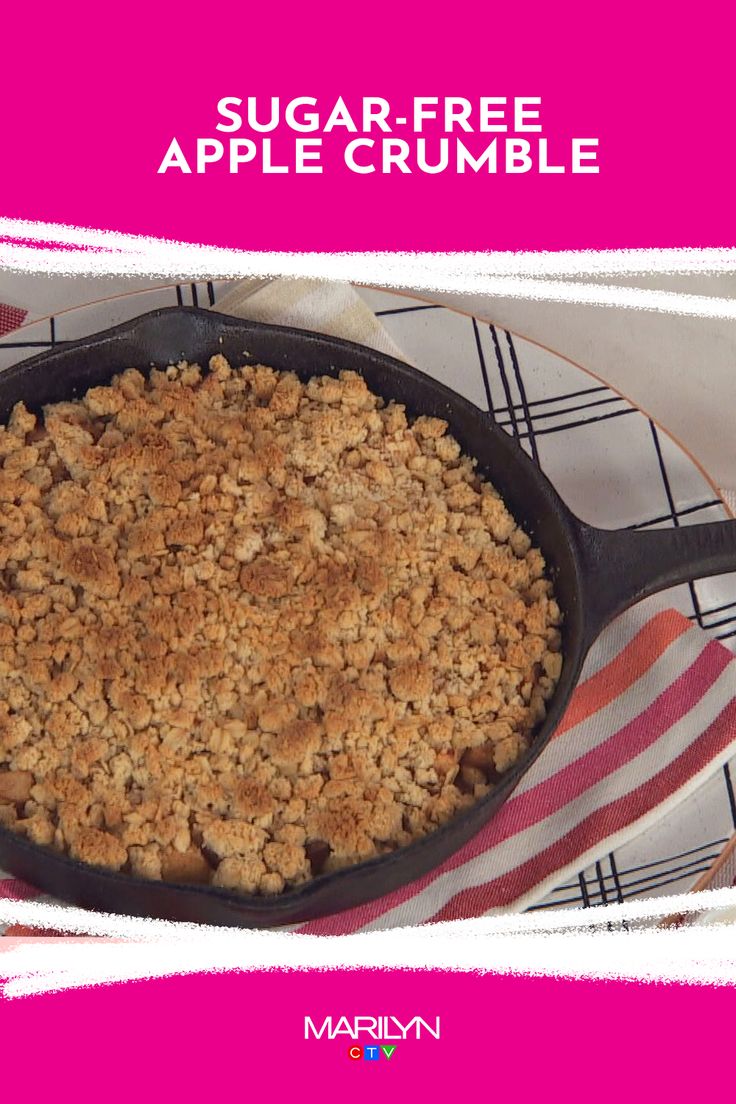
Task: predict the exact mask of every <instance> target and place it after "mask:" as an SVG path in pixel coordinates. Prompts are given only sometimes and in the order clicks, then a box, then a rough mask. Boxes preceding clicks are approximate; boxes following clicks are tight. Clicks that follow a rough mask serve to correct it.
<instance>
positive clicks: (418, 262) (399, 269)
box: [0, 218, 736, 319]
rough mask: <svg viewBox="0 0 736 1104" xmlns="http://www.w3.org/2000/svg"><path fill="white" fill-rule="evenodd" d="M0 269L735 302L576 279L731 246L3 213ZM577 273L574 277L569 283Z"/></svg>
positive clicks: (674, 266)
mask: <svg viewBox="0 0 736 1104" xmlns="http://www.w3.org/2000/svg"><path fill="white" fill-rule="evenodd" d="M0 266H2V267H4V268H6V269H9V270H10V271H16V272H39V271H43V272H46V273H55V274H58V275H85V276H94V275H119V276H141V275H145V276H150V277H152V278H167V277H177V278H180V279H181V278H186V279H195V280H196V279H221V278H225V279H227V278H235V277H241V276H257V277H262V278H264V279H266V278H273V277H294V278H308V279H324V280H344V281H349V282H353V283H363V284H373V285H375V286H378V287H396V288H416V289H421V290H425V291H439V292H445V293H464V294H484V295H496V296H500V297H505V298H515V299H518V298H524V299H530V300H534V301H539V302H557V303H575V304H588V305H594V306H606V307H619V308H621V307H623V308H628V309H632V310H647V311H657V312H661V313H666V314H676V315H689V316H691V317H700V318H722V319H736V300H733V299H729V298H725V297H718V296H707V295H692V294H687V293H681V292H675V291H664V290H653V289H642V288H637V287H628V286H625V285H619V284H607V285H601V284H595V283H585V282H578V281H580V278H581V277H588V278H590V277H603V276H606V277H610V276H625V275H629V276H633V275H639V276H641V275H654V274H660V275H661V274H674V273H691V274H692V273H695V274H698V275H714V274H718V273H725V272H733V271H736V249H725V248H724V249H662V250H656V249H641V250H637V249H625V250H602V251H594V250H568V251H562V252H530V251H522V252H518V253H509V252H465V253H458V252H438V253H413V252H364V253H350V252H337V253H295V252H294V253H292V252H283V251H282V252H256V251H248V250H239V249H223V248H218V247H215V246H206V245H197V244H191V243H186V242H181V241H173V240H166V239H162V238H153V237H145V236H138V235H133V234H122V233H117V232H115V231H110V230H92V229H87V228H84V227H77V226H65V225H60V224H55V223H45V222H31V221H26V220H23V219H10V218H0ZM571 277H575V278H576V279H575V282H572V283H570V282H567V281H568V280H569V279H570V278H571Z"/></svg>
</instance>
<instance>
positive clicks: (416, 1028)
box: [304, 1016, 440, 1039]
mask: <svg viewBox="0 0 736 1104" xmlns="http://www.w3.org/2000/svg"><path fill="white" fill-rule="evenodd" d="M423 1034H426V1035H429V1036H431V1037H432V1038H433V1039H439V1037H440V1018H439V1016H435V1017H434V1021H433V1022H432V1021H429V1020H425V1019H423V1018H422V1017H421V1016H412V1018H411V1019H410V1020H409V1021H408V1022H407V1023H402V1022H401V1021H400V1020H399V1019H397V1017H396V1016H354V1017H353V1018H352V1019H348V1017H347V1016H339V1017H337V1018H334V1017H333V1016H325V1018H324V1020H323V1021H322V1023H321V1024H316V1023H315V1022H314V1020H313V1019H312V1017H311V1016H305V1017H304V1038H305V1039H309V1038H310V1037H312V1038H314V1039H338V1038H340V1037H341V1036H343V1035H344V1036H345V1037H346V1038H347V1039H358V1038H360V1036H361V1035H362V1036H367V1037H368V1038H370V1039H421V1037H422V1035H423Z"/></svg>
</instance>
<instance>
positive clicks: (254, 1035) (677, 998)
mask: <svg viewBox="0 0 736 1104" xmlns="http://www.w3.org/2000/svg"><path fill="white" fill-rule="evenodd" d="M735 1010H736V993H734V991H733V990H732V989H722V990H715V989H696V988H687V987H679V986H643V985H642V986H632V985H624V984H614V983H606V984H603V983H591V982H569V981H553V980H544V979H532V978H503V977H495V976H492V975H486V976H482V977H480V976H476V975H459V974H455V975H449V974H440V973H435V974H431V975H430V974H410V973H393V974H391V975H388V974H381V973H377V972H363V973H360V972H353V973H342V974H332V973H328V974H323V975H321V976H319V977H315V976H314V975H311V976H307V975H304V974H286V973H278V974H270V975H269V974H251V975H220V976H217V975H213V976H210V977H191V978H174V979H167V980H161V981H155V982H148V983H146V984H129V985H127V986H125V987H120V986H114V987H109V988H102V989H98V990H90V991H87V992H84V991H82V992H76V993H67V994H61V995H51V996H45V997H43V998H35V997H34V998H23V999H21V1000H15V1001H13V1002H12V1003H10V1002H3V1001H2V1000H0V1032H1V1033H2V1040H3V1072H2V1079H1V1080H0V1084H1V1085H2V1095H3V1099H5V1100H8V1101H19V1100H21V1099H23V1100H25V1099H39V1100H43V1099H58V1098H59V1090H60V1086H61V1085H64V1086H66V1087H67V1088H71V1087H72V1086H74V1089H75V1092H74V1098H75V1099H80V1100H85V1099H88V1098H90V1097H91V1096H92V1095H93V1094H94V1097H95V1099H98V1100H105V1101H108V1102H110V1104H112V1102H114V1101H117V1100H120V1101H130V1100H131V1099H133V1100H135V1099H139V1100H146V1101H148V1100H166V1101H169V1100H179V1101H190V1100H208V1101H217V1100H221V1099H227V1100H231V1099H234V1100H238V1101H240V1100H242V1101H246V1100H250V1099H253V1098H254V1095H255V1096H259V1095H260V1094H263V1096H262V1098H263V1099H265V1100H275V1101H283V1100H294V1101H300V1100H304V1101H333V1100H334V1101H340V1100H349V1101H351V1104H359V1102H361V1101H373V1104H376V1102H378V1101H381V1100H430V1099H431V1100H440V1101H442V1100H447V1099H452V1100H454V1099H458V1097H457V1093H458V1091H459V1090H462V1091H463V1093H465V1094H470V1093H472V1097H469V1098H470V1099H478V1100H485V1099H488V1098H490V1099H492V1100H499V1101H514V1100H525V1101H527V1100H535V1099H541V1100H548V1099H554V1098H555V1097H558V1098H560V1099H564V1100H580V1099H586V1100H595V1101H596V1102H597V1104H605V1102H606V1101H609V1100H610V1101H616V1102H618V1104H620V1102H621V1101H622V1100H627V1099H633V1100H672V1101H675V1100H686V1099H698V1100H706V1101H708V1100H715V1099H718V1098H720V1097H721V1095H722V1094H723V1092H724V1091H728V1090H729V1089H730V1087H731V1084H732V1076H731V1072H730V1069H729V1066H728V1063H727V1056H728V1055H730V1054H731V1052H732V1049H733V1018H734V1011H735ZM340 1014H345V1015H348V1016H352V1015H354V1014H357V1015H379V1014H393V1015H395V1016H397V1017H398V1018H400V1019H401V1018H402V1017H404V1018H405V1020H408V1019H409V1018H411V1016H413V1015H424V1016H425V1017H426V1018H429V1017H432V1018H433V1017H434V1016H436V1015H440V1017H441V1037H440V1039H439V1041H435V1040H433V1039H432V1038H428V1039H427V1040H426V1041H425V1040H419V1041H416V1040H413V1041H407V1042H400V1043H397V1044H396V1046H397V1050H396V1052H395V1053H394V1055H393V1057H392V1058H391V1059H390V1060H389V1061H386V1060H385V1059H384V1058H383V1057H381V1058H380V1059H379V1060H378V1061H375V1062H367V1061H364V1060H361V1061H351V1060H350V1059H349V1058H348V1056H347V1049H348V1046H349V1045H350V1044H349V1041H347V1040H345V1039H341V1040H339V1041H338V1040H335V1041H333V1042H327V1041H324V1040H319V1041H315V1040H312V1039H310V1040H309V1041H307V1042H305V1040H304V1016H305V1015H311V1016H313V1017H315V1018H316V1017H319V1018H320V1020H321V1019H322V1017H324V1016H325V1015H333V1016H337V1015H340ZM427 1090H430V1091H429V1093H428V1091H427ZM467 1098H468V1097H467V1096H466V1099H467Z"/></svg>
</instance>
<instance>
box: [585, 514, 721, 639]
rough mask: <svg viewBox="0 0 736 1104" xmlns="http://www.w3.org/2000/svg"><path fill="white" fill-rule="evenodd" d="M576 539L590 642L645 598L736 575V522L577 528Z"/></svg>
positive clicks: (587, 526) (588, 526) (586, 526)
mask: <svg viewBox="0 0 736 1104" xmlns="http://www.w3.org/2000/svg"><path fill="white" fill-rule="evenodd" d="M578 536H579V541H580V544H579V549H580V552H581V556H582V562H583V586H584V590H585V598H586V602H585V606H586V609H587V610H588V618H589V621H588V626H587V627H588V629H589V631H592V636H591V639H592V638H593V637H594V636H597V635H598V632H599V631H600V630H601V629H602V628H603V627H604V626H605V625H607V624H608V622H609V621H612V620H613V618H614V617H616V616H617V615H618V614H619V613H622V612H623V611H624V610H625V609H628V608H629V606H633V605H634V603H635V602H639V601H640V600H641V599H642V598H647V597H649V595H650V594H656V593H657V591H659V590H664V589H665V588H666V587H669V586H675V585H676V584H677V583H685V582H689V581H690V580H692V579H703V578H705V577H706V576H707V575H723V574H725V573H726V572H729V571H736V519H735V520H732V521H716V522H711V523H710V524H707V525H686V526H683V527H682V528H679V529H650V530H645V531H643V532H637V531H632V530H630V529H613V530H611V529H596V528H594V527H593V526H592V525H585V524H584V523H580V528H579V531H578Z"/></svg>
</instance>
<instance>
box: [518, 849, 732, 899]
mask: <svg viewBox="0 0 736 1104" xmlns="http://www.w3.org/2000/svg"><path fill="white" fill-rule="evenodd" d="M725 843H726V839H725V838H724V839H716V840H709V841H708V842H706V843H703V844H702V845H700V846H699V847H692V848H689V849H688V850H686V851H681V852H679V853H677V854H674V855H669V856H667V857H666V858H663V859H657V860H653V861H652V862H648V863H641V864H639V865H636V866H631V867H628V868H626V867H619V865H618V862H617V859H616V856H615V855H614V854H610V855H608V856H606V858H605V859H601V860H599V861H598V862H596V863H595V864H594V865H593V866H592V867H590V868H588V869H587V870H586V871H582V872H581V873H580V874H579V875H578V876H577V878H576V879H575V881H572V882H566V883H565V884H564V885H561V886H557V887H556V888H555V889H554V890H553V891H552V892H551V894H550V895H549V897H548V898H547V899H546V900H545V901H542V902H541V903H540V904H538V905H533V906H532V908H531V909H530V910H529V911H536V910H539V909H548V908H560V907H561V906H570V905H577V906H578V907H580V906H582V907H583V908H594V907H596V906H598V905H607V904H614V903H619V904H621V903H623V902H624V901H626V900H630V899H632V898H635V897H640V896H642V894H644V893H651V892H656V891H658V890H663V889H666V888H668V887H672V886H675V885H677V884H678V883H680V884H682V885H683V888H685V883H687V885H688V886H689V885H690V884H691V883H692V882H693V881H694V880H695V879H696V878H697V877H698V876H699V875H700V874H703V873H705V871H706V870H708V869H709V867H710V865H711V864H712V863H713V862H714V861H715V859H716V858H717V857H718V855H719V854H720V851H721V848H722V847H723V845H724V844H725Z"/></svg>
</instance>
